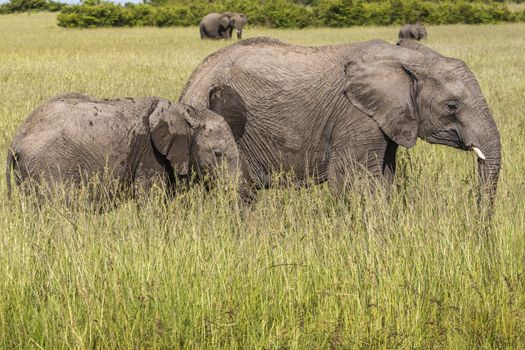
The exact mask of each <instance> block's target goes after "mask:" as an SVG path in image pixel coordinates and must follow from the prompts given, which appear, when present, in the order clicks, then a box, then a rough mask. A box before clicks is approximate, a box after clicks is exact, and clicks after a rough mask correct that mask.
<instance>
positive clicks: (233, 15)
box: [223, 12, 248, 39]
mask: <svg viewBox="0 0 525 350" xmlns="http://www.w3.org/2000/svg"><path fill="white" fill-rule="evenodd" d="M223 15H226V16H228V18H229V19H230V27H231V28H235V29H236V30H237V38H238V39H242V29H243V28H244V26H245V25H246V23H248V17H247V16H246V15H245V14H244V13H238V12H224V13H223Z"/></svg>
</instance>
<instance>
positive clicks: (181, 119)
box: [6, 93, 238, 195]
mask: <svg viewBox="0 0 525 350" xmlns="http://www.w3.org/2000/svg"><path fill="white" fill-rule="evenodd" d="M217 158H222V160H221V162H223V161H224V162H225V163H226V166H227V169H228V170H229V171H230V172H232V173H234V172H236V171H237V161H238V151H237V146H236V144H235V141H234V139H233V136H232V134H231V131H230V127H229V126H228V124H226V122H225V121H224V119H223V118H222V117H221V116H219V115H217V114H215V113H214V112H212V111H209V110H202V111H196V110H195V109H194V108H192V107H190V106H187V105H183V104H180V103H171V102H170V101H167V100H165V99H162V98H159V97H146V98H133V99H132V98H128V99H113V100H97V99H94V98H91V97H89V96H86V95H82V94H79V93H67V94H62V95H58V96H56V97H53V98H51V99H50V100H49V101H47V102H45V103H44V104H42V105H41V106H39V107H37V108H36V109H35V110H34V111H33V112H32V113H31V114H30V115H29V117H28V118H27V119H26V120H25V121H24V123H23V124H22V125H21V127H20V129H19V131H18V133H17V134H16V135H15V137H14V139H13V142H12V143H11V146H10V148H9V151H8V156H7V169H6V174H7V183H8V193H9V195H10V194H11V169H12V168H13V169H14V173H15V179H16V183H17V184H38V185H42V184H44V185H46V187H53V186H54V185H56V184H62V185H64V184H66V185H73V186H80V185H82V184H87V183H89V182H90V181H92V180H93V179H94V177H99V179H100V180H102V182H103V183H105V184H112V185H116V188H117V189H120V188H122V187H123V188H128V189H132V190H136V189H141V190H143V189H147V188H149V187H150V186H151V185H152V183H153V182H155V181H157V180H159V181H161V182H163V183H165V184H166V186H167V188H168V189H173V186H174V185H175V182H176V180H177V179H180V178H181V177H187V176H189V175H190V172H191V171H192V170H195V171H196V172H197V174H198V175H203V174H205V173H208V172H211V171H213V170H214V167H215V165H216V162H217V160H218V159H217ZM39 187H41V186H39ZM112 189H113V188H112Z"/></svg>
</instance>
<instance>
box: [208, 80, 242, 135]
mask: <svg viewBox="0 0 525 350" xmlns="http://www.w3.org/2000/svg"><path fill="white" fill-rule="evenodd" d="M209 104H210V105H209V109H210V110H212V111H214V112H215V113H217V114H219V115H220V116H221V117H223V118H224V120H225V121H226V123H227V124H228V126H229V127H230V129H231V131H232V134H233V137H234V138H235V140H236V141H237V140H238V139H239V138H241V136H242V135H243V134H244V128H245V126H246V119H247V112H246V105H245V104H244V101H243V99H242V98H241V96H240V95H239V94H238V93H237V91H235V90H234V89H233V88H231V87H230V86H228V85H219V86H215V87H214V88H213V89H211V91H210V95H209Z"/></svg>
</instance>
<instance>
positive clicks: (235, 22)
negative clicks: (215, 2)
mask: <svg viewBox="0 0 525 350" xmlns="http://www.w3.org/2000/svg"><path fill="white" fill-rule="evenodd" d="M246 23H248V17H246V15H245V14H244V13H237V12H224V13H216V12H213V13H210V14H207V15H206V16H204V18H203V19H202V21H201V22H200V24H199V30H200V34H201V39H206V38H210V39H230V38H231V37H232V33H233V29H234V28H235V29H236V30H237V38H239V39H241V38H242V31H243V28H244V26H245V25H246Z"/></svg>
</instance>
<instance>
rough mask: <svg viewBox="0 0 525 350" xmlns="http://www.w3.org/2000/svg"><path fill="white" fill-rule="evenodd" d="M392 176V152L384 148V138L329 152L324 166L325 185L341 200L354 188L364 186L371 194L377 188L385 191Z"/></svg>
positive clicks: (392, 150) (385, 142) (393, 169)
mask: <svg viewBox="0 0 525 350" xmlns="http://www.w3.org/2000/svg"><path fill="white" fill-rule="evenodd" d="M387 150H388V152H387ZM392 152H393V154H392ZM385 161H386V162H385ZM392 162H393V163H392ZM394 172H395V149H390V148H389V147H388V141H387V140H385V139H384V137H380V138H371V139H370V140H366V142H365V141H364V140H362V141H361V142H357V143H348V146H346V147H344V148H336V149H334V150H332V152H331V154H330V160H329V163H328V183H329V185H330V188H331V189H332V192H333V193H334V194H335V195H336V196H343V197H344V196H345V193H347V191H349V190H351V189H352V188H353V187H354V186H355V185H357V184H359V185H364V186H365V187H367V188H368V189H369V190H370V191H371V192H372V193H375V192H376V191H377V190H378V187H384V189H385V190H387V191H388V189H389V187H390V184H391V183H392V181H393V176H394Z"/></svg>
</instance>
